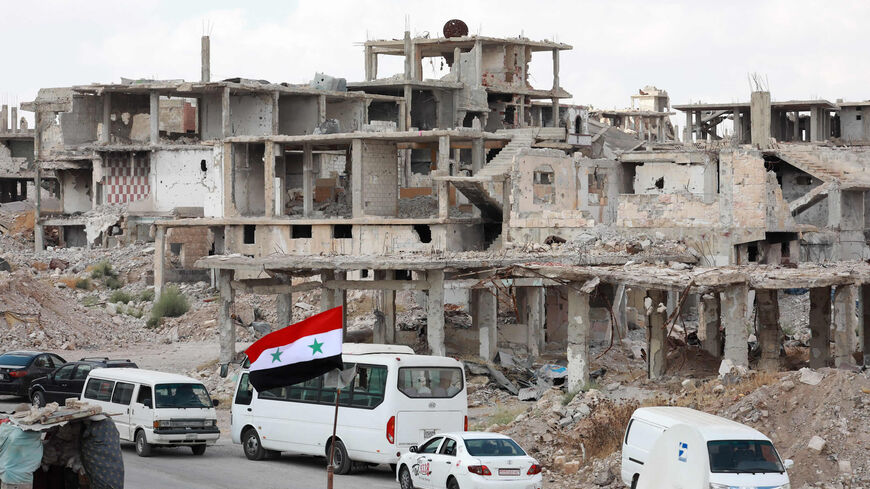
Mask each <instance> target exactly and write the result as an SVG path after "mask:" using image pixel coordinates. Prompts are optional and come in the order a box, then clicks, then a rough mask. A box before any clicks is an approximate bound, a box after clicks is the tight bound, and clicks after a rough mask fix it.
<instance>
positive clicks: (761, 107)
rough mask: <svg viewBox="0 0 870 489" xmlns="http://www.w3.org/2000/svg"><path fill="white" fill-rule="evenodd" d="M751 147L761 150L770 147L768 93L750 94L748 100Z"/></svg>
mask: <svg viewBox="0 0 870 489" xmlns="http://www.w3.org/2000/svg"><path fill="white" fill-rule="evenodd" d="M749 110H750V112H751V117H752V123H751V124H750V132H751V134H752V145H753V146H758V147H759V148H761V149H767V148H768V147H769V146H770V136H771V133H770V121H771V119H770V92H752V96H751V98H750V109H749Z"/></svg>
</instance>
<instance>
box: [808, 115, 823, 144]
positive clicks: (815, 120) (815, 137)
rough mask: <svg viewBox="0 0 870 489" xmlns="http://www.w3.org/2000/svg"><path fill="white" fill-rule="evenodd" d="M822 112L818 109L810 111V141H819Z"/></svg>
mask: <svg viewBox="0 0 870 489" xmlns="http://www.w3.org/2000/svg"><path fill="white" fill-rule="evenodd" d="M820 112H821V111H820V110H819V109H817V108H816V107H813V108H811V109H810V141H819V133H820V131H819V122H820V120H819V119H821V114H820Z"/></svg>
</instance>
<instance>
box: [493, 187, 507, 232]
mask: <svg viewBox="0 0 870 489" xmlns="http://www.w3.org/2000/svg"><path fill="white" fill-rule="evenodd" d="M498 183H499V182H498V181H497V180H496V181H493V186H494V187H495V188H496V189H498ZM501 202H502V204H501V207H502V219H501V241H502V243H507V242H509V241H510V240H511V238H510V230H511V217H510V216H511V177H508V176H506V177H504V179H503V180H502V181H501Z"/></svg>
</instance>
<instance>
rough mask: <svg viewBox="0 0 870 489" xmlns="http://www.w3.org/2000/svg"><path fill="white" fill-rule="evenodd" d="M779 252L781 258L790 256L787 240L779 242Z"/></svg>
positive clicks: (789, 245)
mask: <svg viewBox="0 0 870 489" xmlns="http://www.w3.org/2000/svg"><path fill="white" fill-rule="evenodd" d="M779 249H780V254H781V255H782V257H783V258H791V244H790V242H789V241H783V242H782V243H780V248H779Z"/></svg>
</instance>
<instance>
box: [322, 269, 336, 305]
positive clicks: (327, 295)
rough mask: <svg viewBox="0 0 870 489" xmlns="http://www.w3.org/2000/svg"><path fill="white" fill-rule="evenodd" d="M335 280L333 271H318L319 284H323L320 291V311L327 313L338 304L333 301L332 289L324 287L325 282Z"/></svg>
mask: <svg viewBox="0 0 870 489" xmlns="http://www.w3.org/2000/svg"><path fill="white" fill-rule="evenodd" d="M332 280H335V271H333V270H321V271H320V282H321V283H322V284H323V287H322V288H321V289H320V311H321V312H323V311H328V310H330V309H332V308H334V307H338V303H337V301H336V300H335V294H334V293H333V289H330V288H328V287H326V282H329V281H332Z"/></svg>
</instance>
